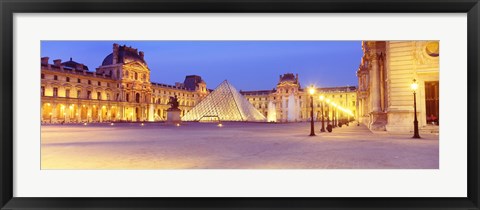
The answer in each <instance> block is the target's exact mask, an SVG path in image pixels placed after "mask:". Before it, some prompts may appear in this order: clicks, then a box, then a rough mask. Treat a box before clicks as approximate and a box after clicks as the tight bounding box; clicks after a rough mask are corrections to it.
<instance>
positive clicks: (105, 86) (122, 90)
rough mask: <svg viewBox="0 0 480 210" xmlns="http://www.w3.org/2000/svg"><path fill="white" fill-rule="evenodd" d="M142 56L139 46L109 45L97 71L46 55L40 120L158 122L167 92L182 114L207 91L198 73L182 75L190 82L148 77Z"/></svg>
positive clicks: (52, 121)
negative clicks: (169, 82) (166, 81)
mask: <svg viewBox="0 0 480 210" xmlns="http://www.w3.org/2000/svg"><path fill="white" fill-rule="evenodd" d="M143 56H144V55H143V52H141V51H140V52H138V51H137V49H134V48H131V47H127V46H119V45H118V44H113V52H112V53H111V54H110V55H108V56H107V57H106V58H105V59H104V61H103V63H102V65H101V66H99V67H98V68H97V69H96V71H95V72H92V71H89V70H88V67H86V66H85V65H83V64H80V63H77V62H75V61H73V60H72V59H70V61H68V62H64V63H62V62H61V60H54V63H53V64H50V63H49V62H48V60H49V58H48V57H44V58H42V59H41V113H42V117H41V119H42V122H45V123H63V122H65V123H69V122H105V121H112V122H115V121H134V122H135V121H162V120H165V119H166V117H167V116H166V114H167V112H166V110H167V109H168V108H169V107H170V106H169V105H168V101H169V99H170V97H173V96H175V95H177V97H178V99H179V104H180V107H179V108H180V110H181V114H182V115H183V114H184V113H185V112H186V111H188V110H189V109H191V108H192V107H193V106H195V104H197V103H198V102H199V101H200V100H201V99H202V98H204V97H205V96H206V95H208V93H209V90H208V89H207V87H206V83H205V82H204V81H203V80H201V77H199V76H196V75H191V76H187V77H186V79H185V81H186V82H188V84H189V85H188V87H187V86H185V85H184V83H177V84H176V85H167V84H160V83H154V82H151V81H150V69H149V68H148V65H147V63H146V62H145V60H144V59H143ZM192 78H193V79H194V82H193V83H192V81H191V80H192Z"/></svg>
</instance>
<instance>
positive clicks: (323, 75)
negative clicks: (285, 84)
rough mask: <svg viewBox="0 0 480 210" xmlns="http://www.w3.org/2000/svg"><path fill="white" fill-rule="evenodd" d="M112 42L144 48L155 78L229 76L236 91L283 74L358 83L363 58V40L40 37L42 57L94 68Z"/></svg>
mask: <svg viewBox="0 0 480 210" xmlns="http://www.w3.org/2000/svg"><path fill="white" fill-rule="evenodd" d="M113 43H118V44H120V45H124V44H125V45H127V46H132V47H134V48H137V49H138V50H139V51H144V52H145V61H146V62H147V64H148V67H149V68H150V71H151V80H152V81H153V82H158V83H166V84H172V85H173V84H175V82H183V80H184V78H185V75H190V74H196V75H200V76H202V78H203V80H205V82H206V83H207V87H208V88H211V89H213V88H215V87H216V86H217V85H219V84H220V83H221V82H222V81H223V80H225V79H227V80H228V81H229V82H230V83H231V84H233V85H234V86H235V87H236V88H237V89H238V90H269V89H272V88H274V87H275V86H276V85H277V83H278V79H279V75H280V74H283V73H294V74H295V73H298V74H299V77H300V84H301V85H302V87H305V86H307V85H310V84H315V85H316V86H317V87H332V86H344V85H357V77H356V74H355V72H356V70H357V69H358V65H359V64H360V59H361V57H362V48H361V41H42V42H41V57H45V56H47V57H50V61H49V62H50V63H53V60H54V59H62V62H64V61H67V60H69V59H70V57H72V58H73V60H74V61H76V62H79V63H83V64H85V65H87V66H88V68H89V70H90V71H95V68H97V67H98V66H100V65H101V63H102V61H103V59H104V58H105V57H106V56H107V55H108V54H110V53H111V52H112V44H113Z"/></svg>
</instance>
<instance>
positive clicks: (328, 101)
mask: <svg viewBox="0 0 480 210" xmlns="http://www.w3.org/2000/svg"><path fill="white" fill-rule="evenodd" d="M325 101H326V102H327V108H328V109H327V126H328V125H330V105H331V104H330V99H329V98H327V100H325Z"/></svg>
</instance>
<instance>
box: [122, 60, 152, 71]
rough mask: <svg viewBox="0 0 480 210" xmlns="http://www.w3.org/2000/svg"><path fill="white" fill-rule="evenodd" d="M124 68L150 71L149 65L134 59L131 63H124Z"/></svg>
mask: <svg viewBox="0 0 480 210" xmlns="http://www.w3.org/2000/svg"><path fill="white" fill-rule="evenodd" d="M123 68H124V69H129V70H136V71H150V69H148V67H147V66H145V65H143V64H142V63H140V62H138V61H134V62H131V63H127V64H125V65H123Z"/></svg>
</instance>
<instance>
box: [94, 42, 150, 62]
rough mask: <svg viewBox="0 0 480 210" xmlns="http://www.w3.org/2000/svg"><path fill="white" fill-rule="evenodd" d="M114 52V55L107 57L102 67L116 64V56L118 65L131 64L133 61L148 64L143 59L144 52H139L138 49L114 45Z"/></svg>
mask: <svg viewBox="0 0 480 210" xmlns="http://www.w3.org/2000/svg"><path fill="white" fill-rule="evenodd" d="M113 46H114V50H113V52H112V53H110V54H109V55H107V57H105V59H103V62H102V66H107V65H112V64H114V62H113V60H114V55H115V54H116V55H117V62H116V63H130V62H133V61H139V62H142V63H144V64H147V63H146V62H145V60H144V58H143V52H142V51H140V52H138V50H137V49H135V48H131V47H127V46H125V45H123V46H118V45H117V44H114V45H113Z"/></svg>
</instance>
